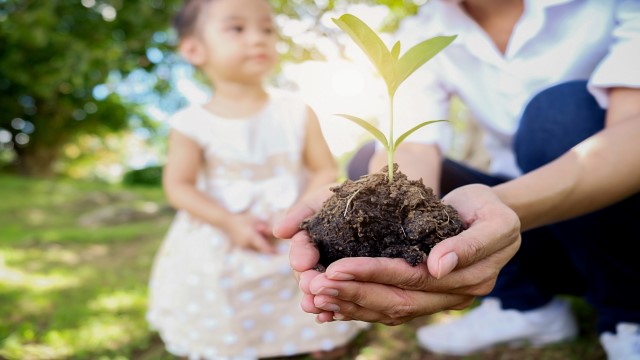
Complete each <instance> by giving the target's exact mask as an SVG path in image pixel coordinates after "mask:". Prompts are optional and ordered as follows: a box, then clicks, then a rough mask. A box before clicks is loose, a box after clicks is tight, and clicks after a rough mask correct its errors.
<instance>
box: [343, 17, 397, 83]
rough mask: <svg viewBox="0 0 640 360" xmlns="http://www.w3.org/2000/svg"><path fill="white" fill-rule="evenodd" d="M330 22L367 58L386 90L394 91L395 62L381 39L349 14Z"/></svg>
mask: <svg viewBox="0 0 640 360" xmlns="http://www.w3.org/2000/svg"><path fill="white" fill-rule="evenodd" d="M332 20H333V22H334V23H336V25H338V27H340V29H342V30H343V31H344V32H345V33H347V34H348V35H349V36H350V37H351V39H352V40H353V41H354V42H355V43H356V44H357V45H358V46H359V47H360V49H362V50H363V51H364V53H365V54H366V55H367V56H368V57H369V60H371V62H372V63H373V65H374V66H375V68H376V69H377V70H378V72H379V73H380V75H381V76H382V78H383V79H384V81H385V83H386V84H387V89H389V91H390V92H391V89H395V88H396V87H397V86H396V85H395V64H396V60H395V59H394V58H393V57H392V56H391V53H390V52H389V49H387V46H386V45H385V44H384V42H383V41H382V39H380V37H378V35H377V34H376V33H375V32H374V31H373V30H371V28H370V27H369V26H367V24H365V23H364V22H363V21H362V20H360V19H358V18H357V17H355V16H353V15H351V14H344V15H342V16H340V18H338V19H332Z"/></svg>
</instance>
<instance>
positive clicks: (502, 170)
mask: <svg viewBox="0 0 640 360" xmlns="http://www.w3.org/2000/svg"><path fill="white" fill-rule="evenodd" d="M524 5H525V10H524V13H523V14H522V16H521V18H520V19H519V21H518V22H517V23H516V25H515V27H514V29H513V33H512V35H511V38H510V39H509V43H508V46H507V48H506V51H505V53H504V54H502V53H500V52H499V51H498V49H497V48H496V47H495V44H494V43H493V42H492V41H491V39H490V38H489V36H488V35H487V34H486V33H485V32H484V30H482V29H481V28H480V27H479V25H477V23H476V22H475V21H474V20H472V19H471V18H470V17H469V16H468V15H467V14H466V13H465V12H464V11H463V9H461V7H460V5H459V1H455V0H453V1H445V0H434V1H430V2H429V3H428V4H426V5H424V6H423V7H422V8H421V9H420V12H419V13H418V14H417V15H416V16H414V17H411V18H408V19H406V20H405V21H404V22H403V23H402V27H401V28H400V29H399V31H398V33H397V35H398V36H397V37H398V40H400V41H401V43H402V48H403V52H404V51H406V50H407V49H409V48H410V47H411V46H413V45H415V44H416V43H418V42H420V41H423V40H426V39H428V38H431V37H433V36H437V35H456V34H457V35H458V36H457V38H456V39H455V40H454V41H453V43H452V44H451V45H449V46H448V47H447V48H446V49H445V50H443V51H442V52H441V53H439V54H438V55H436V56H435V57H434V58H433V59H432V60H430V61H429V62H427V63H426V64H425V65H424V66H423V67H422V68H420V69H419V70H418V71H416V72H415V73H414V74H413V75H412V76H410V77H409V79H408V80H407V81H406V82H405V83H403V84H402V85H400V87H399V89H398V92H397V93H396V102H395V109H396V110H395V111H396V119H397V120H396V126H395V127H396V128H397V130H396V133H397V134H401V133H402V132H404V131H405V130H407V129H410V128H411V127H413V126H415V125H416V124H418V123H420V122H423V121H427V120H436V119H447V117H448V113H449V100H450V98H451V96H452V95H457V96H459V97H460V99H461V100H462V101H463V102H464V103H465V105H466V106H467V107H468V109H469V110H470V112H471V114H472V115H473V117H474V118H475V119H476V120H477V121H478V124H479V125H480V127H481V128H482V129H483V130H485V132H484V134H485V135H484V140H485V145H486V148H487V150H488V152H489V155H490V158H491V164H490V169H489V172H490V173H492V174H501V175H507V176H513V177H515V176H518V175H520V174H521V171H520V170H519V168H518V167H517V165H516V162H515V158H514V154H513V150H512V139H513V135H514V133H515V131H516V129H517V127H518V121H519V119H520V115H521V112H522V110H523V108H524V107H525V105H526V104H527V103H528V101H529V99H531V97H532V96H534V95H535V94H536V93H538V92H539V91H541V90H544V89H545V88H548V87H550V86H553V85H554V84H558V83H562V82H566V81H571V80H578V79H582V80H587V79H589V90H590V91H591V92H592V94H593V95H594V96H595V98H596V99H597V101H598V102H599V104H600V105H601V106H602V107H603V108H606V107H607V88H609V87H613V86H623V87H635V88H637V87H640V0H626V1H624V0H622V1H615V0H525V1H524ZM449 127H450V125H449V124H448V123H438V124H434V125H429V126H427V127H425V128H423V129H421V130H420V131H417V132H416V133H414V134H412V135H411V136H410V137H409V138H408V139H407V141H414V142H422V143H434V142H435V143H437V144H438V145H439V146H440V147H441V150H442V151H443V153H446V151H447V149H448V147H449V143H450V137H451V129H450V128H449Z"/></svg>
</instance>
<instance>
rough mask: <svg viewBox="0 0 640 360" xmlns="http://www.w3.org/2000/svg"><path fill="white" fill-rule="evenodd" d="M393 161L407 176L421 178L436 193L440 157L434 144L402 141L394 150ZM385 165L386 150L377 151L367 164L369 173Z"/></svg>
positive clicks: (438, 185) (437, 189)
mask: <svg viewBox="0 0 640 360" xmlns="http://www.w3.org/2000/svg"><path fill="white" fill-rule="evenodd" d="M394 162H395V163H397V164H398V166H399V170H400V171H401V172H402V173H403V174H405V175H407V178H409V179H410V180H419V179H422V182H423V183H424V184H425V185H426V186H428V187H430V188H432V189H433V191H434V192H435V193H436V194H438V192H439V191H440V172H441V162H442V159H441V156H440V150H439V149H438V147H437V146H436V145H425V144H415V143H404V144H402V145H400V147H398V149H397V150H396V153H395V156H394ZM386 165H387V154H386V152H385V151H377V152H376V154H375V155H374V156H373V158H372V159H371V163H370V164H369V173H374V172H379V171H380V170H381V169H382V168H383V167H384V166H386Z"/></svg>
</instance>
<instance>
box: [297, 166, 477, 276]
mask: <svg viewBox="0 0 640 360" xmlns="http://www.w3.org/2000/svg"><path fill="white" fill-rule="evenodd" d="M331 191H333V192H334V194H333V195H332V196H331V197H330V198H329V199H327V200H326V201H325V203H324V204H323V207H322V208H321V209H320V210H319V211H318V212H317V213H316V214H314V215H313V216H311V217H309V218H308V219H306V220H305V221H304V222H303V223H302V224H301V228H302V229H305V230H307V232H309V236H310V237H311V239H312V241H313V242H314V243H315V245H316V246H317V247H318V250H319V252H320V261H319V264H318V268H319V269H320V270H323V268H325V267H327V266H329V264H331V263H332V262H334V261H336V260H339V259H342V258H345V257H361V256H363V257H388V258H403V259H405V260H406V261H407V262H408V263H409V264H411V265H412V266H416V265H418V264H419V263H421V262H422V261H423V260H424V259H425V258H426V257H427V255H428V254H429V252H430V251H431V248H433V246H435V245H436V244H437V243H438V242H440V241H441V240H443V239H446V238H449V237H452V236H454V235H457V234H459V233H460V232H462V230H464V226H463V222H462V220H461V219H460V216H459V215H458V212H457V211H456V210H455V209H454V208H453V207H451V206H449V205H445V204H443V203H442V202H441V201H440V200H439V199H438V198H437V197H436V196H435V195H434V193H433V190H432V189H431V188H428V187H425V186H424V184H423V183H422V181H412V180H408V179H407V177H406V175H404V174H403V173H402V172H400V171H398V165H397V164H394V180H393V182H392V183H391V184H390V183H389V181H388V175H387V167H386V166H385V167H384V168H383V169H382V170H381V171H380V172H379V173H375V174H369V175H365V176H362V177H361V178H360V179H358V180H356V181H351V180H347V181H345V182H344V183H342V184H341V185H339V186H336V187H334V188H332V189H331Z"/></svg>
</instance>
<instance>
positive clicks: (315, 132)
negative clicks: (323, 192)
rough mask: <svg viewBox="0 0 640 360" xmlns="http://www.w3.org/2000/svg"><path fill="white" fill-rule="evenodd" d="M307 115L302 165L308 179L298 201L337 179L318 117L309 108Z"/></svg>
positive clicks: (334, 164) (336, 168) (334, 166)
mask: <svg viewBox="0 0 640 360" xmlns="http://www.w3.org/2000/svg"><path fill="white" fill-rule="evenodd" d="M307 114H308V119H307V127H306V134H305V142H304V149H303V153H302V156H303V162H304V165H305V166H306V168H307V169H308V170H309V172H310V178H309V181H308V182H307V186H306V187H305V189H304V191H303V193H302V194H301V196H300V199H304V198H305V197H306V196H308V195H309V194H311V193H313V191H314V190H317V189H318V188H320V187H321V186H324V185H327V184H330V183H333V182H335V181H336V180H337V177H338V166H337V165H336V161H335V159H334V158H333V154H332V153H331V151H330V150H329V146H328V145H327V142H326V140H325V138H324V136H323V134H322V129H321V128H320V122H319V121H318V117H317V116H316V114H315V112H314V111H313V110H311V108H308V110H307Z"/></svg>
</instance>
